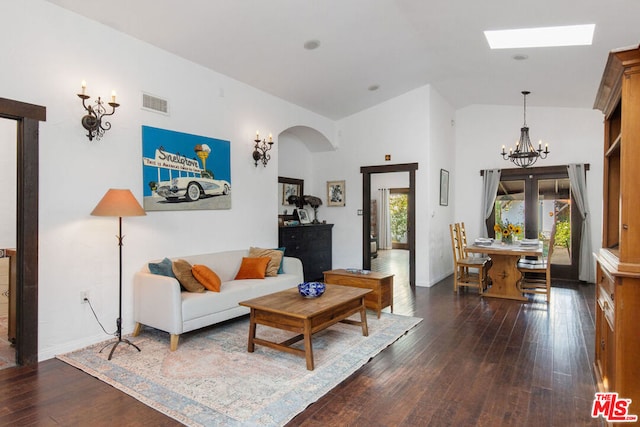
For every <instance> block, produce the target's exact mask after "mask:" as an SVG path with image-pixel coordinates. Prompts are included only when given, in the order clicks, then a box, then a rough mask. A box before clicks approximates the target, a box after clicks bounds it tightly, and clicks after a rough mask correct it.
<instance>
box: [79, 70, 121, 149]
mask: <svg viewBox="0 0 640 427" xmlns="http://www.w3.org/2000/svg"><path fill="white" fill-rule="evenodd" d="M86 91H87V82H85V81H84V80H83V81H82V92H81V93H79V94H78V97H79V98H80V99H82V106H83V107H84V109H85V110H86V112H87V114H85V115H84V116H83V117H82V120H81V122H82V127H84V128H85V129H86V130H87V131H88V133H87V137H88V138H89V141H93V138H95V139H96V140H98V141H99V140H100V138H102V136H103V135H104V132H105V131H107V130H109V129H111V123H109V122H108V121H106V120H105V121H102V119H103V117H106V116H112V115H113V113H115V112H116V108H118V107H119V106H120V104H118V103H116V92H115V91H111V102H109V103H108V104H109V105H110V106H111V112H110V113H107V110H106V108H105V107H104V101H102V99H100V97H98V99H97V100H96V101H95V103H94V104H95V105H93V106H92V105H91V104H89V105H87V104H86V102H85V101H86V100H87V99H89V98H90V96H89V95H87V94H86Z"/></svg>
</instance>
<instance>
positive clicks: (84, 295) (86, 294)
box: [80, 291, 89, 304]
mask: <svg viewBox="0 0 640 427" xmlns="http://www.w3.org/2000/svg"><path fill="white" fill-rule="evenodd" d="M88 301H89V291H80V304H86V303H87V302H88Z"/></svg>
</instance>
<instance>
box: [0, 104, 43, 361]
mask: <svg viewBox="0 0 640 427" xmlns="http://www.w3.org/2000/svg"><path fill="white" fill-rule="evenodd" d="M0 117H2V118H5V119H11V120H15V121H16V122H17V159H16V161H17V181H16V186H17V193H18V196H17V200H16V205H17V207H16V281H17V283H16V343H15V348H16V364H17V365H33V364H37V363H38V176H39V125H40V122H41V121H42V122H43V121H46V119H47V109H46V108H45V107H42V106H39V105H34V104H28V103H24V102H19V101H15V100H11V99H6V98H0Z"/></svg>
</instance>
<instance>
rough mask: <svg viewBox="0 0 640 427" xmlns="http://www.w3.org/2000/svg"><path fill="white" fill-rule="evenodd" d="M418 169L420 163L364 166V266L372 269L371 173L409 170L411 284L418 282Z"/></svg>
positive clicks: (362, 171) (408, 211)
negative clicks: (416, 231)
mask: <svg viewBox="0 0 640 427" xmlns="http://www.w3.org/2000/svg"><path fill="white" fill-rule="evenodd" d="M416 170H418V163H401V164H396V165H379V166H362V167H360V173H362V268H363V269H365V270H370V269H371V237H370V236H371V174H377V173H389V172H409V200H408V206H407V208H408V209H407V228H408V230H407V243H408V244H409V285H410V286H415V283H416V234H415V229H416V227H415V224H416Z"/></svg>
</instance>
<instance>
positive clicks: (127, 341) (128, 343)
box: [98, 319, 141, 360]
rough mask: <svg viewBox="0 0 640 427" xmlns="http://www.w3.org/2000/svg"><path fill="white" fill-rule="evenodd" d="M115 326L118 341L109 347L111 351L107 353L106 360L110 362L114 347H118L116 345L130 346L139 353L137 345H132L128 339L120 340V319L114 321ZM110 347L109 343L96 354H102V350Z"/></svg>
mask: <svg viewBox="0 0 640 427" xmlns="http://www.w3.org/2000/svg"><path fill="white" fill-rule="evenodd" d="M116 324H117V325H118V332H117V333H116V336H117V337H118V341H116V342H115V343H113V347H111V351H110V352H109V357H107V360H111V357H112V356H113V352H114V351H116V347H118V344H120V343H125V344H127V345H130V346H132V347H133V348H135V349H136V350H138V351H141V350H140V347H138V346H137V345H135V344H134V343H132V342H131V341H129V340H128V339H126V338H122V321H121V320H120V319H118V320H116ZM110 345H111V343H108V344H107V345H105V346H104V347H102V348H101V349H100V351H99V352H98V353H102V350H104V349H105V348H107V347H109V346H110Z"/></svg>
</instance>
